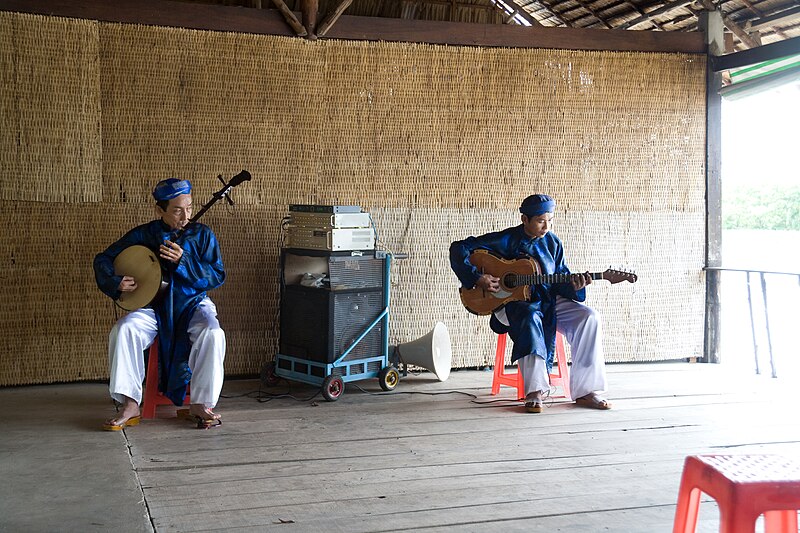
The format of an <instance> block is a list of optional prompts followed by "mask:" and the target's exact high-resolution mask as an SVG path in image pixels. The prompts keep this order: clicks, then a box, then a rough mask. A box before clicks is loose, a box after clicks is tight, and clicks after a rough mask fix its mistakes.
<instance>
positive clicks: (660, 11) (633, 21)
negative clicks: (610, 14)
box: [617, 0, 694, 30]
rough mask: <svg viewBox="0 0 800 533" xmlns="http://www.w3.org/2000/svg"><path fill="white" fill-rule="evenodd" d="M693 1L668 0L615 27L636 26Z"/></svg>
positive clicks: (623, 28)
mask: <svg viewBox="0 0 800 533" xmlns="http://www.w3.org/2000/svg"><path fill="white" fill-rule="evenodd" d="M693 2H694V0H675V1H674V2H670V3H668V4H664V5H663V6H661V7H659V8H657V9H654V10H653V11H650V12H648V13H645V14H642V15H640V16H638V17H636V18H634V19H631V20H629V21H628V22H626V23H624V24H620V25H619V26H617V29H618V30H627V29H630V28H633V27H634V26H638V25H639V24H643V23H645V22H647V21H649V20H650V19H651V18H653V17H657V16H659V15H665V14H667V13H669V12H670V11H675V10H676V9H681V8H684V7H686V6H688V5H689V4H691V3H693ZM661 28H662V29H663V28H664V26H663V25H661Z"/></svg>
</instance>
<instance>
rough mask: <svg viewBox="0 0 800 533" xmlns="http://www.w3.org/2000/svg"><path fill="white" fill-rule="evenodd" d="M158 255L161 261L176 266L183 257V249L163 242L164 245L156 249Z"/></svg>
mask: <svg viewBox="0 0 800 533" xmlns="http://www.w3.org/2000/svg"><path fill="white" fill-rule="evenodd" d="M158 255H160V256H161V259H165V260H167V261H169V262H170V263H175V264H176V265H177V264H178V262H179V261H180V260H181V257H182V256H183V248H181V247H180V246H178V245H177V244H175V243H174V242H172V241H164V244H162V245H161V246H160V247H159V249H158Z"/></svg>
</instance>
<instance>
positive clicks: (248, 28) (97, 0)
mask: <svg viewBox="0 0 800 533" xmlns="http://www.w3.org/2000/svg"><path fill="white" fill-rule="evenodd" d="M0 11H18V12H22V13H38V14H44V15H53V16H61V17H73V18H84V19H92V20H102V21H108V22H122V23H130V24H146V25H157V26H168V27H181V28H192V29H200V30H211V31H231V32H242V33H254V34H270V35H294V33H293V32H292V31H291V29H290V28H289V27H288V26H287V25H286V22H285V21H284V20H283V17H282V16H281V14H280V13H279V12H278V11H277V10H273V9H246V8H240V7H226V6H212V5H207V4H187V3H185V2H175V1H170V0H116V1H115V2H113V3H111V2H107V1H106V0H82V1H81V2H73V1H71V0H39V1H37V2H30V1H28V0H0ZM326 37H327V38H331V39H350V40H365V41H399V42H414V43H432V44H451V45H463V46H489V47H492V46H499V47H503V46H505V47H512V48H558V49H564V50H618V51H630V52H682V53H690V54H698V53H705V50H706V47H705V44H704V42H703V36H702V35H701V34H700V33H698V32H692V33H687V32H648V31H620V30H586V29H575V28H544V27H526V26H517V25H514V26H510V25H500V24H470V23H463V22H437V21H428V20H404V19H389V18H380V17H354V16H347V15H342V16H341V17H340V18H339V21H338V22H337V23H336V25H335V26H333V27H332V28H330V29H329V30H328V32H327V34H326Z"/></svg>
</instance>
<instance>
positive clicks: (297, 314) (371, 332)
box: [262, 249, 405, 401]
mask: <svg viewBox="0 0 800 533" xmlns="http://www.w3.org/2000/svg"><path fill="white" fill-rule="evenodd" d="M348 254H349V255H348ZM348 254H335V255H334V254H332V253H330V252H318V251H312V250H296V249H285V250H284V251H283V253H282V254H281V272H282V280H285V278H286V273H287V271H288V272H289V275H292V274H291V271H292V267H291V266H290V265H288V264H287V263H289V262H291V261H289V260H291V259H294V258H295V257H299V258H300V262H301V263H302V266H300V267H299V270H297V268H295V274H296V272H300V271H302V270H303V269H304V268H308V266H309V265H310V264H312V262H313V261H314V260H315V259H314V258H316V261H317V263H318V264H319V263H320V261H328V262H329V264H328V265H327V267H329V271H330V274H329V278H330V279H329V284H330V287H328V288H308V287H300V286H297V285H290V286H287V285H282V291H281V342H280V349H279V352H278V353H277V354H276V356H275V360H274V361H271V362H270V363H267V365H265V367H264V370H262V381H263V382H264V383H265V384H267V385H272V384H275V383H277V381H278V379H279V378H285V379H287V380H291V381H299V382H301V383H308V384H309V385H317V386H320V387H321V391H322V395H323V397H324V398H325V399H326V400H328V401H336V400H338V399H339V397H340V396H341V395H342V393H343V392H344V388H345V385H344V384H345V383H347V382H350V381H358V380H362V379H369V378H378V382H379V383H380V386H381V388H382V389H383V390H385V391H391V390H393V389H394V388H395V387H396V386H397V384H398V382H399V381H400V374H399V372H398V370H397V366H396V364H395V363H394V362H393V361H390V354H389V305H390V279H389V276H390V272H391V263H392V254H390V253H388V252H384V251H375V252H374V254H373V252H369V254H367V252H364V253H360V252H356V254H355V255H353V253H352V252H348ZM402 256H403V257H404V256H405V254H402ZM397 257H398V258H399V257H401V254H397ZM381 270H382V272H381ZM370 280H372V281H371V282H370Z"/></svg>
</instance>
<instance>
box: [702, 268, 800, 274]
mask: <svg viewBox="0 0 800 533" xmlns="http://www.w3.org/2000/svg"><path fill="white" fill-rule="evenodd" d="M703 270H722V271H725V272H760V273H763V274H780V275H785V276H800V272H779V271H777V270H754V269H752V268H725V267H715V266H707V267H704V268H703Z"/></svg>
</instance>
